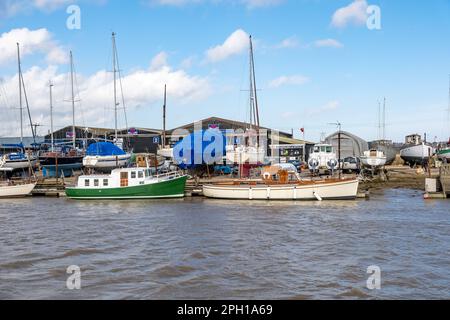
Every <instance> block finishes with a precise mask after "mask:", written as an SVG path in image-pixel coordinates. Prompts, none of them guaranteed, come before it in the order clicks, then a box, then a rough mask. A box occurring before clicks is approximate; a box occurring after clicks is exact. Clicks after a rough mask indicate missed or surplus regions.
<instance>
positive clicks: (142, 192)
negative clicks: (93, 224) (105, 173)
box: [66, 176, 188, 200]
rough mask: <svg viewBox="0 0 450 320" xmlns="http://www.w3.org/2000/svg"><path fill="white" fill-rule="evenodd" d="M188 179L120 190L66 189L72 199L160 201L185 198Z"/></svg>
mask: <svg viewBox="0 0 450 320" xmlns="http://www.w3.org/2000/svg"><path fill="white" fill-rule="evenodd" d="M187 179H188V177H187V176H182V177H178V178H174V179H170V180H164V181H160V182H155V183H151V184H145V185H139V186H132V187H119V188H79V187H75V188H66V195H67V197H69V198H72V199H85V200H95V199H158V198H183V197H184V190H185V187H186V181H187Z"/></svg>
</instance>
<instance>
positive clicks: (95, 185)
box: [94, 179, 99, 187]
mask: <svg viewBox="0 0 450 320" xmlns="http://www.w3.org/2000/svg"><path fill="white" fill-rule="evenodd" d="M98 186H99V181H98V179H94V187H98Z"/></svg>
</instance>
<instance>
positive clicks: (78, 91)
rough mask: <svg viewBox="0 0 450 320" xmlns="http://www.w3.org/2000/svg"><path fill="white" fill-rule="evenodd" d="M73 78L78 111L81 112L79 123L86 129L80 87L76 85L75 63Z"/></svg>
mask: <svg viewBox="0 0 450 320" xmlns="http://www.w3.org/2000/svg"><path fill="white" fill-rule="evenodd" d="M73 76H74V80H75V88H76V92H77V97H78V100H77V102H79V107H78V109H79V110H80V111H81V122H82V124H83V126H84V127H86V119H85V117H84V110H83V102H82V101H81V95H80V87H79V85H78V78H77V69H76V68H75V63H74V65H73Z"/></svg>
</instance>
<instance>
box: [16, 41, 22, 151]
mask: <svg viewBox="0 0 450 320" xmlns="http://www.w3.org/2000/svg"><path fill="white" fill-rule="evenodd" d="M17 63H18V68H19V73H18V75H19V77H18V78H19V112H20V142H21V143H23V110H22V109H23V107H22V66H21V63H20V45H19V43H17Z"/></svg>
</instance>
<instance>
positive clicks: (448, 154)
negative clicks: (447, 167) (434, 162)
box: [437, 147, 450, 160]
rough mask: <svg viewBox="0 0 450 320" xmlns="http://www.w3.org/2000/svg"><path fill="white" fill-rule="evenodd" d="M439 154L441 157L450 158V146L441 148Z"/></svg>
mask: <svg viewBox="0 0 450 320" xmlns="http://www.w3.org/2000/svg"><path fill="white" fill-rule="evenodd" d="M437 156H438V158H439V159H442V160H443V159H447V160H450V147H447V148H445V149H441V150H439V151H438V152H437Z"/></svg>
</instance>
